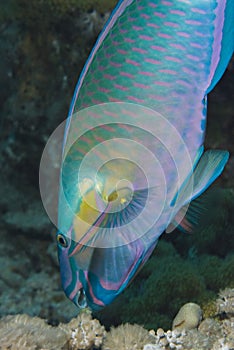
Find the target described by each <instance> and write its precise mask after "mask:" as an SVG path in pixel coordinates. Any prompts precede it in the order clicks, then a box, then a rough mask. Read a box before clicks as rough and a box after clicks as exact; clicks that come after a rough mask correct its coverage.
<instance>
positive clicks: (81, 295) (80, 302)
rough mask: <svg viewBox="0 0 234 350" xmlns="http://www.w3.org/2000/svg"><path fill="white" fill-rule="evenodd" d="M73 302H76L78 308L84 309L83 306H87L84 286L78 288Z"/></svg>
mask: <svg viewBox="0 0 234 350" xmlns="http://www.w3.org/2000/svg"><path fill="white" fill-rule="evenodd" d="M75 304H76V305H77V306H78V307H79V308H80V309H84V308H85V307H87V306H88V303H87V298H86V295H85V291H84V288H80V290H78V292H77V297H76V301H75Z"/></svg>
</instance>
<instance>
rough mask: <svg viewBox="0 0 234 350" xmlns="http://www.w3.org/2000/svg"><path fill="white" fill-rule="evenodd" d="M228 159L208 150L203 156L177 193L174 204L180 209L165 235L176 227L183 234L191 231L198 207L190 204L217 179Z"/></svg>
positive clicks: (218, 152) (195, 220)
mask: <svg viewBox="0 0 234 350" xmlns="http://www.w3.org/2000/svg"><path fill="white" fill-rule="evenodd" d="M228 158H229V153H228V152H227V151H221V150H209V151H206V152H205V153H204V154H203V156H202V157H201V159H200V161H199V162H198V164H197V166H196V167H195V169H194V173H193V175H192V176H191V177H190V178H189V179H188V181H187V184H185V185H184V186H183V188H182V190H180V191H179V192H178V195H177V199H176V202H177V203H181V204H182V207H181V209H180V210H179V211H178V212H177V214H176V215H175V216H174V218H173V220H172V221H171V223H170V225H169V226H168V228H167V229H166V232H167V233H169V232H171V231H173V230H174V229H175V228H176V227H178V228H180V229H181V230H182V231H184V232H191V231H192V226H193V225H194V224H195V223H196V222H197V216H199V205H198V204H197V202H196V201H195V202H192V203H191V204H190V202H191V201H193V200H194V199H196V198H197V197H198V196H200V195H201V194H202V193H203V192H204V191H205V190H206V189H207V188H208V187H209V186H210V185H211V184H212V183H213V182H214V181H215V180H216V179H217V177H218V176H219V175H220V174H221V173H222V171H223V169H224V166H225V165H226V163H227V161H228ZM172 202H173V201H172ZM188 207H189V210H188Z"/></svg>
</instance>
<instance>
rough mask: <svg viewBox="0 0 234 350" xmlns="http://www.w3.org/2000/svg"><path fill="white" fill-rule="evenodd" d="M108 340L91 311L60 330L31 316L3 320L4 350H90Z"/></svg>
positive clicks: (0, 335) (1, 349) (0, 324)
mask: <svg viewBox="0 0 234 350" xmlns="http://www.w3.org/2000/svg"><path fill="white" fill-rule="evenodd" d="M104 336H105V330H104V327H103V326H101V325H100V323H99V322H98V320H92V318H91V314H90V313H89V312H87V311H86V312H83V313H81V314H80V315H79V316H78V317H77V318H75V319H72V320H71V321H70V322H69V323H68V324H59V326H58V327H52V326H50V325H48V324H47V323H46V322H45V320H42V319H40V318H38V317H30V316H28V315H17V316H6V317H4V318H2V319H1V320H0V339H1V343H0V350H6V349H12V350H13V349H14V350H26V349H27V350H35V349H47V350H90V349H93V347H94V346H96V347H100V346H101V344H102V340H103V337H104Z"/></svg>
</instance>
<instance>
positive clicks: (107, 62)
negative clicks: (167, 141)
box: [74, 1, 214, 156]
mask: <svg viewBox="0 0 234 350" xmlns="http://www.w3.org/2000/svg"><path fill="white" fill-rule="evenodd" d="M188 7H190V4H189V3H184V2H180V1H179V2H178V1H176V2H175V1H173V2H168V5H167V6H165V5H164V2H162V1H159V2H158V3H157V4H156V6H155V4H152V5H151V6H150V5H149V4H148V1H140V9H141V10H139V1H135V2H133V3H132V4H131V5H129V7H127V8H126V10H125V12H124V13H123V15H122V16H121V18H120V19H118V20H117V21H116V22H115V25H114V27H113V28H112V29H111V30H110V32H109V33H108V35H107V36H106V38H105V39H104V41H103V43H102V44H101V46H100V47H99V49H98V51H97V52H96V55H95V58H94V59H93V60H92V62H91V65H90V67H89V69H88V71H87V73H86V76H85V85H82V86H81V88H80V90H79V99H78V100H77V101H76V103H75V108H74V111H78V110H80V109H82V108H84V107H88V106H92V105H95V104H99V103H104V102H111V101H125V102H136V103H140V104H143V105H145V106H147V107H150V108H153V109H155V110H156V111H158V112H159V113H161V114H163V115H165V116H166V117H167V119H169V120H170V121H171V122H173V123H174V125H175V126H176V128H177V130H178V131H180V132H181V134H182V135H183V137H186V131H187V130H189V129H190V128H191V126H192V125H196V126H197V125H200V124H201V121H200V123H199V122H198V121H197V119H198V118H200V119H201V118H202V117H204V115H203V113H197V111H198V110H200V111H201V110H202V109H203V108H204V106H203V105H202V104H201V101H202V97H203V96H204V91H205V89H206V88H207V86H206V84H207V77H208V75H209V62H210V57H211V55H210V50H211V48H212V42H213V36H212V32H211V31H210V23H212V22H213V17H214V9H213V8H212V7H211V5H210V4H209V2H204V6H203V8H202V7H195V6H194V8H193V11H191V13H190V19H189V20H188V19H187V20H186V19H184V18H187V17H186V16H184V14H185V13H187V12H188ZM201 13H202V14H201ZM201 16H202V18H201ZM204 17H205V20H204ZM154 23H157V28H155V26H154V25H153V24H154ZM156 44H157V45H156ZM191 44H192V45H191ZM199 44H202V45H200V46H201V47H200V49H199V47H198V46H199ZM181 47H182V48H184V50H181ZM139 50H141V52H142V53H139ZM183 51H185V52H186V53H185V54H183ZM125 52H127V54H125ZM196 60H198V61H199V62H198V63H197V64H196V65H194V61H196ZM100 67H101V69H100ZM168 94H170V95H171V96H172V98H171V99H170V101H168V99H167V97H166V96H167V95H168ZM169 105H170V106H169ZM181 105H183V115H182V110H181ZM181 118H184V119H185V120H187V125H186V123H178V122H177V121H178V120H181ZM203 124H204V123H203ZM180 125H183V126H182V127H183V130H181V127H180ZM187 135H188V137H187V138H188V139H189V142H190V143H191V136H192V137H193V139H194V143H196V144H195V145H193V146H194V147H195V148H196V147H197V146H199V145H200V144H201V142H202V139H203V133H202V130H201V129H199V128H198V129H197V132H196V133H195V132H194V129H193V134H192V135H191V133H189V132H188V133H187ZM186 141H187V140H186V139H185V142H186ZM193 156H194V153H193Z"/></svg>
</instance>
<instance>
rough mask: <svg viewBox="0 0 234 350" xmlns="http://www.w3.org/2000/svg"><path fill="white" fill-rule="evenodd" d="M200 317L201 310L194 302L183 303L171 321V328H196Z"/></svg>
mask: <svg viewBox="0 0 234 350" xmlns="http://www.w3.org/2000/svg"><path fill="white" fill-rule="evenodd" d="M201 319H202V310H201V308H200V306H199V305H197V304H195V303H187V304H185V305H183V306H182V307H181V308H180V310H179V312H178V314H177V315H176V317H175V318H174V320H173V323H172V329H173V330H174V329H177V330H182V329H185V330H189V329H194V328H197V327H198V325H199V323H200V322H201Z"/></svg>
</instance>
